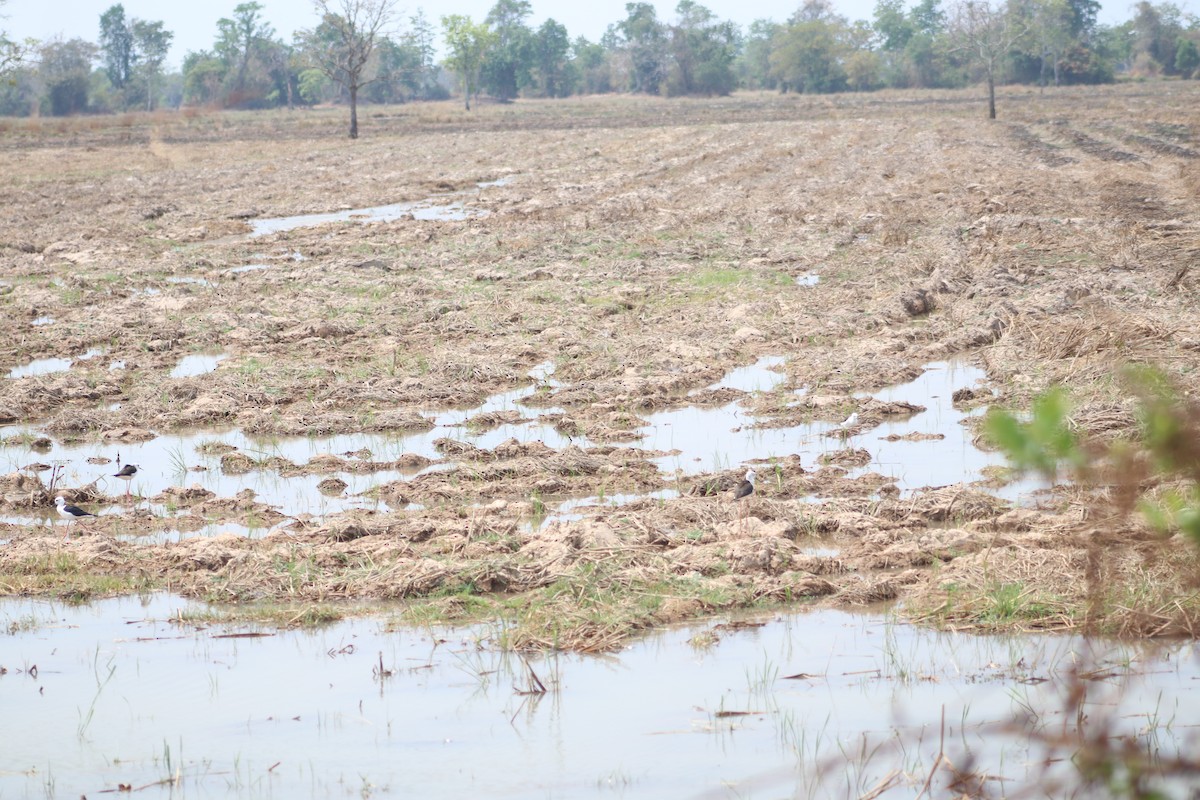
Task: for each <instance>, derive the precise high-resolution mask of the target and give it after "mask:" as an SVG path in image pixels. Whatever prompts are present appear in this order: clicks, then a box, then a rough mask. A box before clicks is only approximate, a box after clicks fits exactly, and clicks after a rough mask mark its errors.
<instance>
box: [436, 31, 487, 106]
mask: <svg viewBox="0 0 1200 800" xmlns="http://www.w3.org/2000/svg"><path fill="white" fill-rule="evenodd" d="M442 30H443V35H444V37H445V41H446V49H447V50H448V51H449V52H448V54H447V56H446V60H445V64H446V68H447V69H449V70H450V71H451V72H453V73H455V74H456V75H458V79H459V82H460V83H462V88H463V103H464V105H465V106H466V109H467V111H470V110H471V98H472V97H475V96H477V95H478V94H479V73H480V70H481V69H482V68H483V61H484V58H485V56H486V55H487V52H488V50H489V49H490V48H491V47H492V46H493V44H494V43H495V41H496V35H495V34H494V33H493V32H492V30H491V28H489V27H488V24H487V23H486V22H474V21H472V19H471V18H470V17H469V16H466V15H465V14H448V15H446V16H444V17H442Z"/></svg>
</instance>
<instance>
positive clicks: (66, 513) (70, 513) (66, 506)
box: [54, 494, 96, 536]
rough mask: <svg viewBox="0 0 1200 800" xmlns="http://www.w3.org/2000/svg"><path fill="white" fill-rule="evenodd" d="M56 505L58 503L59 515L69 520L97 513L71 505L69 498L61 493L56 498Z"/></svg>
mask: <svg viewBox="0 0 1200 800" xmlns="http://www.w3.org/2000/svg"><path fill="white" fill-rule="evenodd" d="M54 505H56V506H57V507H58V515H59V516H60V517H62V518H63V519H65V520H68V521H73V520H77V519H79V518H80V517H94V516H96V515H95V514H93V513H92V512H90V511H84V510H83V509H82V508H80V507H79V506H73V505H71V504H70V503H68V502H67V499H66V498H65V497H63V496H62V495H61V494H60V495H58V496H57V497H55V498H54ZM69 535H70V534H69V533H68V536H69Z"/></svg>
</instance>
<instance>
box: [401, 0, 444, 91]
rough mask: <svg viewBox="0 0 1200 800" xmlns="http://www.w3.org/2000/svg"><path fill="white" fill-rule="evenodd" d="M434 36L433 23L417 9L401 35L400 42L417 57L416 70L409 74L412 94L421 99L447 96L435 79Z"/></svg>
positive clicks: (435, 52) (435, 49) (436, 70)
mask: <svg viewBox="0 0 1200 800" xmlns="http://www.w3.org/2000/svg"><path fill="white" fill-rule="evenodd" d="M436 38H437V33H436V31H435V30H434V27H433V23H431V22H430V21H429V19H428V18H427V17H426V16H425V12H424V11H422V10H421V9H417V13H415V14H413V15H412V16H411V17H409V19H408V30H407V31H405V33H404V35H403V36H402V37H401V44H402V45H403V46H404V47H407V48H408V49H409V50H410V52H412V53H413V54H414V56H415V57H416V59H417V69H418V72H417V74H416V75H413V76H411V86H412V89H413V93H414V96H415V97H417V98H418V99H421V100H444V99H445V98H446V97H448V96H449V94H448V92H447V91H446V89H445V87H443V86H442V85H441V84H440V83H438V79H437V77H438V68H437V64H436V63H435V61H434V59H435V57H436V56H437V46H436V44H435V41H436Z"/></svg>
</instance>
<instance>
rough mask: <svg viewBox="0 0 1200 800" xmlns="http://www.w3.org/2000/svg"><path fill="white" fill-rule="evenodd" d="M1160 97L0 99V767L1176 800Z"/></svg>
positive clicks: (1193, 358)
mask: <svg viewBox="0 0 1200 800" xmlns="http://www.w3.org/2000/svg"><path fill="white" fill-rule="evenodd" d="M1193 84H1195V82H1185V81H1177V82H1167V83H1162V84H1158V83H1154V84H1150V83H1147V84H1138V85H1136V86H1134V85H1131V86H1115V87H1100V88H1097V87H1088V88H1087V89H1086V91H1085V90H1083V89H1074V88H1072V89H1062V90H1061V91H1054V92H1050V91H1047V92H1046V93H1044V94H1034V93H1024V92H1021V91H1016V90H1005V91H1004V92H1002V98H1001V101H1002V102H1001V107H1002V108H1003V109H1004V114H1005V118H1004V119H1003V120H1002V121H1001V122H1000V123H995V124H984V121H983V120H982V119H981V118H980V115H979V114H978V113H977V112H978V111H979V107H978V102H977V101H978V98H977V97H976V96H975V95H974V94H972V93H970V92H941V93H934V94H930V95H927V94H915V93H914V94H912V95H911V96H910V95H904V94H900V95H888V96H886V97H883V96H880V95H862V96H859V95H846V96H837V97H820V98H818V97H809V96H798V95H793V94H788V95H776V94H771V95H738V96H736V97H733V98H725V99H722V100H720V101H707V102H705V101H699V100H695V101H693V100H681V101H679V102H674V101H667V100H663V99H657V98H605V99H603V100H600V99H595V98H580V99H571V100H564V101H561V102H547V103H541V102H532V101H526V100H525V99H521V100H520V101H519V102H515V103H512V104H505V105H504V106H503V107H501V106H499V105H495V106H493V105H489V104H487V103H484V104H482V105H481V106H479V107H478V108H476V109H475V110H474V111H472V112H471V113H469V114H468V113H467V112H465V110H462V109H459V108H457V107H455V106H451V105H449V104H447V105H444V106H443V105H438V104H416V103H414V104H409V105H408V106H405V107H402V108H399V109H389V110H388V112H387V113H386V114H380V115H372V116H370V117H369V118H368V119H367V120H366V124H364V126H363V134H364V135H363V136H362V137H361V138H360V139H359V140H357V141H356V142H354V143H348V142H346V141H345V140H344V138H343V135H342V122H343V121H342V119H341V116H340V114H341V112H340V110H324V109H313V110H309V111H306V112H305V113H304V114H296V115H288V116H276V115H270V114H265V113H264V114H258V113H239V114H232V115H226V114H223V113H220V112H211V113H210V112H198V113H197V114H195V115H190V116H186V119H185V115H178V118H177V117H176V115H161V116H155V117H146V118H145V119H142V118H140V117H137V116H136V115H133V116H131V117H130V119H129V124H128V125H127V126H126V127H124V128H122V129H121V130H120V131H114V130H109V129H108V128H107V127H106V121H105V120H104V119H102V118H97V119H89V120H86V121H85V120H80V121H66V122H64V125H65V126H66V128H58V127H53V126H45V127H40V128H36V129H34V128H25V127H21V126H10V127H8V128H5V129H4V130H3V131H0V145H3V146H0V168H2V169H3V170H4V172H5V174H6V176H9V183H10V194H11V195H12V198H11V199H12V202H11V204H10V205H11V208H12V209H14V211H13V213H12V214H10V215H5V216H4V217H3V218H0V375H3V376H5V377H3V379H2V380H0V598H3V599H2V600H0V613H2V614H3V615H4V616H3V619H5V620H6V622H5V625H6V629H5V630H6V633H5V639H4V641H5V646H4V647H3V648H2V649H0V703H2V707H3V708H5V709H14V712H13V713H15V714H16V715H17V718H19V719H41V718H44V719H46V720H48V722H47V723H46V724H45V725H44V726H43V725H39V726H33V727H34V728H35V729H34V730H32V732H31V733H30V734H29V735H28V736H22V737H17V738H18V741H17V742H16V744H15V745H13V747H12V748H8V749H6V751H5V757H4V763H3V764H2V765H0V770H3V772H0V796H4V797H7V796H27V795H31V794H33V795H38V794H40V795H45V796H58V795H63V796H66V795H76V794H88V796H94V795H96V794H98V793H100V792H105V791H117V792H120V791H126V790H134V791H135V792H136V791H138V790H140V792H141V793H151V794H162V795H173V794H176V793H184V792H192V793H197V792H199V793H204V794H218V793H219V794H222V795H224V794H227V793H230V792H233V793H237V794H245V795H251V796H253V795H280V796H289V797H290V796H295V795H297V794H299V795H310V796H328V795H359V796H370V795H373V794H376V793H379V794H385V793H391V794H398V795H422V796H431V795H432V796H461V795H463V794H466V793H476V794H481V795H487V796H511V797H523V796H530V795H541V796H551V797H575V796H589V795H596V794H601V795H612V794H614V793H615V794H616V795H618V796H662V795H664V794H665V795H677V796H687V797H698V798H699V797H727V796H728V797H733V796H737V797H778V796H837V797H861V796H874V797H879V796H895V797H902V796H914V795H918V794H922V793H924V794H929V795H933V796H936V795H938V794H939V793H940V794H947V793H949V792H950V791H951V786H950V783H951V781H952V774H953V773H954V772H955V771H957V773H958V775H959V777H964V776H966V777H970V778H972V779H977V780H978V781H983V782H984V784H985V785H986V786H987V788H988V789H989V791H991V793H993V794H997V795H1006V794H1007V795H1009V796H1015V795H1018V794H1020V792H1021V789H1022V787H1026V786H1029V785H1031V784H1035V783H1037V782H1038V781H1043V780H1044V781H1048V782H1051V783H1043V784H1042V785H1052V784H1053V782H1058V781H1062V785H1063V786H1064V787H1066V789H1065V790H1064V792H1063V794H1068V793H1070V790H1071V788H1072V787H1073V786H1078V785H1082V784H1083V783H1086V779H1087V775H1088V774H1089V773H1088V772H1087V770H1086V769H1084V768H1082V767H1081V768H1080V769H1076V768H1075V767H1076V766H1078V765H1084V766H1086V765H1087V764H1091V763H1098V764H1104V765H1109V766H1111V765H1113V764H1117V767H1116V769H1117V770H1118V772H1119V771H1120V770H1121V769H1124V770H1126V773H1127V774H1131V773H1130V771H1137V770H1142V772H1141V773H1139V774H1146V775H1153V776H1154V777H1155V778H1156V779H1160V783H1159V784H1157V785H1162V786H1166V787H1168V788H1170V789H1171V790H1174V789H1176V788H1178V787H1179V786H1180V785H1182V784H1181V783H1180V782H1186V781H1187V780H1188V778H1189V776H1190V775H1195V774H1200V765H1196V764H1194V763H1192V761H1190V760H1189V758H1190V756H1188V753H1190V752H1194V748H1193V749H1192V750H1188V748H1189V747H1191V746H1192V744H1194V742H1193V740H1192V739H1191V738H1190V737H1191V728H1190V727H1189V725H1190V723H1187V722H1184V720H1186V719H1189V718H1190V717H1189V715H1191V716H1195V708H1196V705H1195V700H1194V697H1193V694H1192V691H1193V688H1192V684H1193V683H1195V678H1196V666H1195V662H1194V658H1193V657H1192V656H1191V654H1190V650H1189V644H1188V643H1189V642H1190V641H1191V640H1192V639H1194V637H1195V635H1196V633H1197V631H1200V599H1198V598H1197V595H1196V593H1195V586H1196V585H1197V579H1198V578H1197V576H1200V558H1198V557H1197V547H1196V546H1195V543H1194V542H1193V541H1192V539H1191V538H1189V537H1188V535H1187V534H1186V530H1185V527H1186V526H1185V525H1183V524H1181V523H1182V522H1186V515H1178V514H1176V515H1175V516H1172V514H1174V510H1175V509H1176V506H1178V504H1179V502H1182V503H1184V504H1185V505H1186V503H1187V502H1188V500H1187V498H1190V497H1194V496H1195V487H1194V485H1193V484H1194V480H1193V478H1192V477H1191V476H1192V475H1193V474H1197V473H1194V472H1193V473H1189V472H1188V471H1187V470H1186V469H1177V470H1174V471H1172V468H1171V467H1170V465H1166V466H1164V463H1165V462H1162V461H1155V460H1154V459H1153V458H1150V457H1148V456H1147V454H1146V452H1144V451H1141V450H1138V449H1137V448H1138V447H1140V446H1141V445H1142V442H1143V439H1144V437H1145V435H1146V433H1147V430H1148V423H1147V420H1148V419H1151V417H1147V415H1146V414H1145V413H1144V411H1145V408H1144V405H1145V403H1146V398H1147V394H1148V392H1150V393H1153V391H1160V392H1161V396H1157V397H1158V399H1159V400H1162V401H1163V402H1164V403H1165V404H1166V405H1167V406H1168V407H1169V408H1173V409H1176V410H1180V411H1181V412H1183V413H1181V414H1180V417H1179V419H1180V420H1182V422H1181V423H1180V426H1179V427H1178V428H1177V429H1176V433H1177V437H1176V438H1177V440H1178V441H1182V442H1185V443H1186V442H1190V441H1191V439H1192V438H1197V439H1200V431H1197V432H1195V434H1194V436H1193V428H1194V427H1196V426H1195V425H1194V424H1193V422H1192V421H1194V420H1195V419H1200V416H1196V415H1193V414H1192V413H1191V410H1190V409H1192V405H1191V404H1192V401H1191V400H1190V399H1188V398H1194V397H1196V396H1200V394H1197V393H1200V357H1198V356H1197V354H1198V353H1200V341H1197V337H1196V336H1194V335H1193V334H1192V333H1191V332H1192V331H1195V330H1197V329H1198V328H1200V318H1198V315H1200V311H1198V310H1197V309H1200V302H1198V300H1200V284H1197V283H1196V276H1195V275H1194V274H1193V267H1192V261H1193V260H1194V259H1192V255H1193V254H1194V253H1195V252H1196V251H1197V250H1198V249H1200V228H1198V227H1197V226H1196V224H1195V223H1194V222H1193V221H1194V220H1195V219H1197V218H1200V206H1198V205H1197V199H1196V198H1197V197H1200V192H1198V191H1197V189H1198V187H1200V171H1198V170H1200V167H1198V162H1196V161H1195V160H1194V159H1191V160H1189V159H1188V158H1187V157H1185V156H1184V155H1181V153H1180V148H1178V147H1176V148H1175V149H1172V148H1171V147H1168V146H1166V144H1168V143H1167V142H1166V141H1165V140H1164V139H1162V137H1164V136H1168V133H1164V132H1169V136H1170V137H1172V138H1177V137H1178V136H1180V135H1182V134H1181V133H1180V132H1181V131H1183V132H1186V131H1192V135H1193V136H1194V137H1200V116H1197V109H1200V102H1197V100H1198V95H1197V92H1200V89H1198V88H1197V87H1196V86H1195V85H1193ZM1047 120H1051V122H1047ZM85 122H86V124H85ZM1109 140H1111V141H1112V142H1113V143H1114V146H1115V143H1116V142H1118V141H1119V142H1120V146H1121V148H1122V152H1125V150H1124V149H1125V148H1131V149H1132V150H1136V151H1137V152H1136V154H1135V155H1136V156H1137V158H1136V159H1134V160H1128V159H1126V160H1119V161H1116V160H1113V159H1109V158H1104V157H1103V154H1104V151H1103V148H1104V144H1103V143H1104V142H1105V141H1109ZM1080 142H1087V143H1088V149H1083V148H1082V147H1081V146H1080V145H1079V143H1080ZM1132 150H1130V152H1132ZM401 152H402V153H403V154H404V155H403V157H398V155H397V154H398V153H401ZM1068 152H1069V153H1070V155H1069V157H1068V156H1067V153H1068ZM1048 153H1049V154H1051V155H1052V156H1053V158H1051V157H1049V156H1048V155H1047V154H1048ZM64 165H67V166H66V167H64ZM397 201H401V202H397ZM1134 368H1136V369H1134ZM1146 369H1154V370H1157V372H1155V373H1152V374H1157V375H1160V376H1161V380H1160V381H1159V382H1158V383H1145V382H1143V383H1141V384H1139V383H1138V382H1137V379H1136V376H1138V375H1146V374H1151V373H1146V372H1144V370H1146ZM1138 370H1143V371H1142V372H1138ZM1056 387H1057V388H1059V389H1061V390H1062V392H1063V393H1064V397H1065V399H1064V409H1065V411H1064V412H1063V416H1062V429H1063V430H1064V431H1066V433H1065V434H1064V435H1063V436H1061V437H1060V438H1059V440H1058V441H1057V444H1056V445H1055V446H1058V445H1063V443H1064V442H1066V443H1067V445H1070V446H1074V447H1076V448H1077V449H1075V450H1073V451H1072V450H1071V449H1070V447H1068V446H1066V445H1064V450H1063V451H1062V452H1059V451H1055V452H1053V453H1049V455H1047V452H1044V451H1037V450H1036V448H1027V450H1026V452H1024V455H1025V456H1026V457H1027V459H1026V460H1027V461H1029V462H1030V463H1040V464H1041V466H1042V467H1043V469H1042V470H1041V472H1039V473H1038V474H1037V475H1033V474H1030V475H1023V474H1020V473H1019V472H1018V471H1017V470H1015V469H1014V468H1013V467H1012V466H1011V465H1010V464H1009V462H1008V460H1007V459H1006V457H1005V456H1004V455H1003V454H1002V453H1001V452H1000V450H999V449H998V448H997V447H996V445H995V443H994V442H993V440H992V439H991V438H990V437H989V434H988V425H987V422H986V420H987V419H988V417H989V415H991V414H993V412H995V411H1004V410H1008V411H1011V412H1013V413H1014V416H1013V417H1012V419H1013V420H1014V423H1013V424H1014V425H1015V426H1016V427H1017V429H1018V431H1019V432H1021V433H1022V434H1023V435H1026V436H1027V437H1032V435H1033V434H1032V433H1030V431H1034V432H1036V429H1037V428H1038V425H1039V424H1040V423H1039V422H1038V417H1037V416H1036V415H1033V416H1031V414H1030V412H1029V409H1030V408H1031V406H1032V405H1033V404H1034V403H1035V401H1036V399H1037V398H1038V397H1040V396H1042V394H1043V393H1044V392H1045V391H1046V390H1048V389H1051V388H1056ZM1163 387H1167V388H1163ZM1164 398H1169V399H1164ZM1189 415H1190V416H1189ZM1189 420H1192V421H1189ZM1026 423H1028V424H1026ZM1022 426H1023V427H1022ZM1059 432H1060V433H1061V431H1059ZM1026 441H1032V438H1027V439H1026ZM1128 447H1132V448H1134V450H1133V451H1129V450H1122V449H1121V448H1128ZM1130 452H1132V453H1133V456H1130V457H1129V458H1128V460H1125V461H1121V460H1120V459H1121V458H1123V457H1125V456H1126V455H1129V453H1130ZM1179 452H1190V450H1187V448H1183V449H1182V450H1180V451H1179ZM1080 454H1084V455H1086V456H1087V457H1086V458H1078V457H1077V456H1079V455H1080ZM1176 455H1178V453H1176ZM1039 459H1040V461H1039ZM129 467H136V473H135V474H133V476H132V478H131V479H130V480H128V481H125V480H123V479H122V478H121V477H118V475H117V473H118V472H119V471H120V470H122V469H123V468H129ZM1116 467H1121V469H1117V468H1116ZM1046 476H1048V477H1046ZM59 497H61V498H62V499H63V500H64V501H65V503H66V504H70V505H72V506H74V507H76V508H77V509H79V511H80V512H83V513H81V514H76V513H72V512H71V511H69V510H67V509H65V508H64V509H63V510H62V511H60V510H59V509H58V507H57V506H56V499H57V498H59ZM1180 498H1182V500H1180ZM1156 503H1157V504H1159V506H1158V508H1160V510H1161V509H1165V511H1163V513H1161V514H1159V516H1158V517H1154V516H1153V515H1147V514H1145V513H1143V511H1144V510H1146V509H1150V510H1153V509H1154V508H1155V507H1156V506H1155V504H1156ZM1172 504H1175V505H1172ZM758 622H762V623H763V624H761V625H759V624H758ZM1084 633H1086V634H1088V637H1089V638H1084V637H1083V634H1084ZM1102 635H1108V636H1121V637H1126V638H1125V639H1122V640H1121V642H1122V643H1120V644H1117V643H1114V642H1115V641H1116V640H1114V639H1105V638H1102ZM1163 642H1165V643H1163ZM1155 643H1157V646H1156V644H1155ZM535 676H536V677H535ZM1080 687H1083V688H1084V689H1086V692H1085V693H1081V692H1080V691H1079V690H1080ZM543 689H544V692H543V691H542V690H543ZM1081 698H1084V699H1083V700H1081ZM1079 702H1082V703H1083V705H1079ZM1072 703H1075V705H1073V706H1072V705H1071V704H1072ZM943 710H944V713H945V716H944V721H943ZM1075 725H1084V726H1085V727H1086V728H1087V732H1086V733H1085V734H1084V735H1082V736H1080V735H1077V734H1079V733H1080V732H1079V731H1075V730H1074V729H1073V728H1072V726H1075ZM1064 726H1065V728H1064ZM1065 729H1069V730H1070V736H1068V737H1067V738H1065V739H1064V738H1063V737H1062V736H1060V735H1059V734H1062V733H1063V731H1064V730H1065ZM1092 733H1095V735H1094V736H1093V735H1092ZM1071 737H1074V738H1071ZM1114 737H1115V738H1114ZM1130 737H1132V738H1130ZM1068 740H1069V741H1068ZM1106 743H1107V744H1106ZM1113 743H1117V744H1119V745H1120V747H1126V745H1129V747H1128V748H1126V749H1125V750H1123V751H1121V752H1120V753H1118V752H1117V749H1118V748H1117V745H1116V744H1113ZM10 750H11V752H10ZM939 753H940V754H941V757H939ZM1176 753H1182V754H1183V755H1181V756H1180V757H1179V758H1178V759H1174V758H1173V756H1174V754H1176ZM1143 756H1144V757H1145V759H1146V760H1145V761H1140V760H1139V759H1142V758H1143ZM1087 759H1095V761H1094V762H1093V761H1087ZM950 765H952V766H950ZM1143 768H1145V769H1143ZM1043 769H1044V770H1045V772H1044V774H1043ZM1189 770H1190V771H1189ZM1172 781H1175V782H1176V783H1172ZM177 790H178V792H177ZM957 790H961V787H959V789H956V791H957ZM963 791H965V790H963ZM1047 793H1048V794H1052V795H1053V794H1054V792H1053V791H1050V790H1047Z"/></svg>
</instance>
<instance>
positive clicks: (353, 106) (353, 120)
mask: <svg viewBox="0 0 1200 800" xmlns="http://www.w3.org/2000/svg"><path fill="white" fill-rule="evenodd" d="M993 116H994V115H993ZM350 138H351V139H357V138H358V84H357V83H351V84H350Z"/></svg>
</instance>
